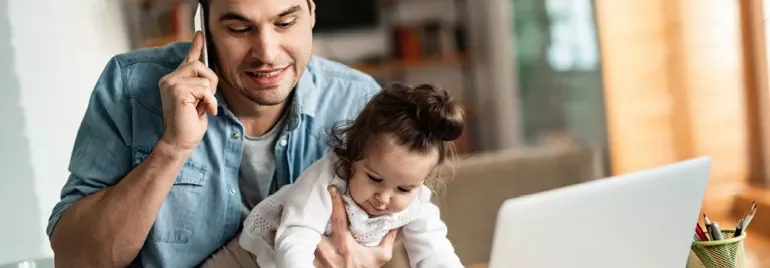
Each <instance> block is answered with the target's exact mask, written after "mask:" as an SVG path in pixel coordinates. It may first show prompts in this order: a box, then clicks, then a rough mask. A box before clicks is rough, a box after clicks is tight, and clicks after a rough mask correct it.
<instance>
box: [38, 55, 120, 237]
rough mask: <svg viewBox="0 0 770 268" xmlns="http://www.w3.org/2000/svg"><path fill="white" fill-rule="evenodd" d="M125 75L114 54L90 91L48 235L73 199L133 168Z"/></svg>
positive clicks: (115, 181) (111, 182) (98, 188)
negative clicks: (68, 173) (66, 177)
mask: <svg viewBox="0 0 770 268" xmlns="http://www.w3.org/2000/svg"><path fill="white" fill-rule="evenodd" d="M123 75H124V74H123V70H122V69H121V63H120V60H119V58H118V57H113V58H112V59H111V60H110V61H109V62H108V64H107V65H106V67H105V68H104V71H103V72H102V74H101V75H100V77H99V79H98V81H97V83H96V86H95V87H94V90H93V92H92V93H91V97H90V102H89V104H88V108H87V109H86V112H85V115H84V117H83V119H82V121H81V123H80V127H79V129H78V132H77V135H76V138H75V143H74V146H73V150H72V155H71V158H70V163H69V171H70V176H69V178H68V179H67V182H66V183H65V184H64V187H63V188H62V191H61V197H60V198H61V200H60V201H59V202H58V203H57V204H56V205H55V206H54V208H53V211H52V213H51V216H50V218H49V219H48V227H47V228H46V233H47V234H48V236H49V238H50V237H51V236H52V234H53V232H54V230H55V228H56V225H57V224H58V222H59V219H60V218H61V216H62V214H64V212H65V211H67V209H68V208H69V207H70V206H71V205H72V204H73V203H74V202H76V201H78V200H80V199H81V198H83V197H84V196H87V195H90V194H93V193H95V192H97V191H99V190H102V189H104V188H107V187H109V186H111V185H114V184H116V183H117V182H118V181H119V180H120V179H121V178H122V177H123V176H125V175H126V174H127V173H128V172H129V171H130V170H131V168H132V161H131V146H130V145H129V144H130V141H131V131H130V127H131V110H130V101H129V99H128V98H127V95H128V94H126V93H127V92H126V90H125V85H124V80H123V79H122V77H123Z"/></svg>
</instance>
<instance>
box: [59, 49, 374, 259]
mask: <svg viewBox="0 0 770 268" xmlns="http://www.w3.org/2000/svg"><path fill="white" fill-rule="evenodd" d="M189 48H190V43H189V42H180V43H174V44H170V45H167V46H165V47H160V48H151V49H141V50H137V51H134V52H130V53H125V54H121V55H117V56H115V57H113V58H112V59H111V60H110V61H109V63H108V64H107V66H106V68H105V69H104V72H103V73H102V75H101V76H100V78H99V80H98V82H97V83H96V86H95V88H94V91H93V93H92V95H91V99H90V103H89V105H88V109H87V110H86V113H85V117H84V118H83V121H82V123H81V125H80V129H79V131H78V134H77V137H76V140H75V145H74V148H73V152H72V156H71V160H70V163H69V171H70V176H69V178H68V180H67V183H66V184H65V185H64V187H63V189H62V192H61V201H60V202H59V203H58V204H56V206H55V207H54V209H53V212H52V214H51V217H50V219H49V223H48V228H47V230H46V232H47V233H48V235H49V237H50V235H51V233H52V232H53V231H54V229H55V227H56V224H57V223H58V221H59V219H60V218H61V216H62V214H63V213H64V211H66V210H67V208H69V207H70V206H71V205H72V203H73V202H75V201H77V200H79V199H81V198H83V197H84V196H86V195H89V194H92V193H94V192H96V191H99V190H102V189H104V188H106V187H109V186H111V185H115V184H116V183H118V182H119V181H120V180H121V178H123V177H124V176H125V175H126V174H127V173H128V172H129V171H131V169H133V168H134V167H136V166H137V165H138V164H140V163H141V162H142V161H143V160H144V159H145V158H146V157H147V155H148V154H149V153H150V152H151V151H152V149H153V146H154V145H155V143H156V142H157V141H158V139H159V138H160V136H161V134H162V131H163V119H162V116H161V113H162V109H161V101H160V94H159V88H158V81H159V80H160V78H161V77H163V76H164V75H166V74H168V73H170V72H172V71H174V70H175V69H176V67H177V66H178V65H179V64H180V63H181V62H182V60H183V59H184V57H185V56H186V54H187V52H188V50H189ZM379 89H380V86H379V85H378V84H377V82H376V81H375V80H374V79H372V77H370V76H368V75H365V74H363V73H361V72H358V71H355V70H353V69H351V68H349V67H346V66H344V65H342V64H339V63H335V62H332V61H329V60H326V59H322V58H319V57H313V58H312V59H311V60H310V62H309V64H308V66H307V69H306V70H305V72H304V74H303V75H302V77H301V78H300V81H299V83H298V84H297V86H296V88H295V91H294V92H295V94H294V101H292V102H291V106H290V108H289V109H290V110H289V117H288V120H287V122H288V123H287V124H286V127H285V129H284V130H283V131H282V133H281V134H280V136H279V137H278V142H276V143H275V148H274V150H275V158H276V174H275V179H276V181H277V182H278V184H279V186H281V185H285V184H289V183H292V182H293V181H294V180H295V179H296V178H297V177H298V176H299V175H300V173H301V172H302V171H303V170H305V168H307V167H308V166H310V164H312V163H313V162H315V161H316V160H318V159H320V158H321V157H322V156H323V155H324V154H325V153H326V152H328V150H329V148H328V147H327V144H326V142H327V135H328V133H329V130H330V129H331V126H332V125H333V124H334V123H335V122H337V121H339V120H350V119H354V118H355V116H356V115H357V114H358V113H359V112H360V111H361V109H362V108H363V106H364V105H365V104H366V102H367V101H368V100H369V98H370V97H371V96H372V95H374V94H375V93H376V92H377V91H378V90H379ZM217 98H218V100H219V108H218V109H219V111H218V113H217V116H212V115H209V125H208V130H207V131H206V135H204V137H203V140H202V141H201V143H200V145H199V146H198V147H197V149H196V150H195V152H194V153H193V154H192V156H191V157H190V158H189V159H188V160H187V162H186V163H185V164H184V166H183V167H182V170H181V172H180V173H179V175H178V177H177V178H176V181H175V182H174V185H173V187H172V188H171V191H170V192H169V193H168V196H167V197H166V200H165V201H164V202H163V205H162V206H161V208H160V211H159V212H158V215H157V218H156V219H155V222H154V224H153V226H152V229H151V230H150V233H149V236H148V237H147V240H146V242H145V244H144V247H143V248H142V250H141V252H140V254H139V256H138V257H137V258H136V259H135V260H134V262H133V264H132V265H131V266H144V267H192V266H196V265H198V264H200V263H201V262H202V261H203V260H205V258H207V257H208V256H209V255H211V254H212V253H213V252H215V251H216V250H217V249H218V248H219V247H220V246H222V245H223V244H225V243H226V242H227V241H229V240H230V239H231V238H233V236H234V235H235V234H236V232H238V231H239V229H240V226H241V223H242V221H243V219H242V212H241V194H240V191H239V189H238V169H239V166H240V163H241V151H242V148H243V136H244V130H243V126H242V125H241V124H240V123H239V121H238V119H237V118H236V117H235V116H234V115H233V114H232V112H230V111H229V110H228V109H227V104H225V102H224V100H223V99H222V96H221V94H219V93H218V94H217Z"/></svg>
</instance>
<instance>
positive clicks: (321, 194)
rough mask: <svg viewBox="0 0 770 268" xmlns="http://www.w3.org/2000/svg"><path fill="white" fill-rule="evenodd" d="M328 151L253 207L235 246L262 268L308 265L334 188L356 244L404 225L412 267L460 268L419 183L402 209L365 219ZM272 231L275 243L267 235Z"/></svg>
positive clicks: (326, 226) (326, 224) (327, 227)
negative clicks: (242, 249) (331, 188)
mask: <svg viewBox="0 0 770 268" xmlns="http://www.w3.org/2000/svg"><path fill="white" fill-rule="evenodd" d="M335 160H336V156H335V155H334V154H333V153H329V154H327V155H326V156H324V158H322V159H321V160H318V161H317V162H315V163H314V164H313V165H311V166H310V167H309V168H308V169H307V170H306V171H305V172H304V173H303V174H302V175H301V176H300V178H298V179H297V181H296V182H295V183H294V184H290V185H286V186H284V187H282V188H281V189H280V190H278V192H276V193H275V194H273V195H271V196H269V197H267V198H266V199H265V200H264V201H262V202H260V203H259V204H257V206H255V207H254V209H253V210H252V211H251V213H250V214H249V216H248V217H247V218H246V220H245V221H244V227H243V232H242V233H241V237H240V241H239V242H240V245H241V247H243V248H244V249H245V250H247V251H249V252H251V253H253V254H254V255H255V256H256V261H257V264H259V266H260V267H261V268H268V267H282V268H283V267H286V268H290V267H313V260H314V258H315V255H314V253H315V250H316V246H317V245H318V242H319V241H320V240H321V235H322V234H330V233H331V223H330V218H331V213H332V201H331V196H329V192H328V191H327V187H328V186H329V185H336V186H337V187H338V189H340V192H341V193H343V195H342V197H343V200H344V201H345V210H346V211H347V214H348V220H349V222H350V231H351V234H352V235H353V238H355V239H356V241H358V243H360V244H362V245H365V246H376V245H378V244H379V243H380V241H381V240H382V238H383V237H384V236H385V235H386V234H387V233H388V231H390V230H392V229H395V228H399V227H403V228H402V235H403V238H404V246H405V248H406V250H407V253H408V255H409V262H410V264H411V266H412V267H431V268H432V267H463V265H462V263H461V262H460V259H459V258H458V257H457V255H456V254H455V252H454V247H453V246H452V244H451V243H450V242H449V239H447V238H446V234H447V228H446V225H445V224H444V222H443V221H441V218H440V215H439V210H438V207H437V206H435V205H434V204H433V203H431V201H430V196H431V191H430V189H428V188H427V187H425V186H424V185H423V186H422V187H420V188H419V189H418V191H419V192H418V193H416V198H415V200H414V201H413V202H412V203H411V204H410V205H409V206H408V207H407V208H406V209H404V210H403V211H401V212H398V213H394V214H390V215H384V216H378V217H372V218H370V217H369V215H368V214H367V213H366V211H364V210H363V209H362V208H361V207H359V206H358V205H357V204H356V203H355V202H353V200H352V198H351V197H350V195H348V194H347V191H346V187H345V185H346V184H345V182H344V181H343V180H342V179H340V178H339V177H338V176H337V175H336V174H335V172H334V161H335ZM271 232H275V241H273V240H271V239H270V233H271Z"/></svg>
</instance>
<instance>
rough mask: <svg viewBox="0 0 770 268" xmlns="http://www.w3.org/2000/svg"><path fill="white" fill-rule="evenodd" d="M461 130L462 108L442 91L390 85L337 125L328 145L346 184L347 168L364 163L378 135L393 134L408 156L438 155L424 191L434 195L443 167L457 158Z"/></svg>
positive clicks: (462, 124)
mask: <svg viewBox="0 0 770 268" xmlns="http://www.w3.org/2000/svg"><path fill="white" fill-rule="evenodd" d="M464 128H465V121H464V110H463V107H462V106H461V105H460V104H459V103H458V102H456V101H455V100H454V99H453V98H452V97H451V96H450V95H449V93H447V92H446V91H444V90H442V89H440V88H439V87H437V86H434V85H430V84H421V85H417V86H415V87H412V86H409V85H406V84H402V83H394V84H391V85H390V86H388V87H385V88H384V89H382V90H381V91H380V92H378V93H377V94H376V95H375V96H374V97H372V99H371V100H369V102H368V103H367V104H366V106H365V107H364V109H363V110H362V111H361V113H360V114H359V115H358V117H357V118H356V119H355V120H353V121H350V122H340V123H337V124H335V126H334V128H333V129H332V132H331V135H330V137H331V139H330V141H331V142H330V143H331V144H330V145H331V147H332V152H334V153H335V154H336V155H337V157H338V159H339V160H338V161H337V163H335V172H336V173H337V175H338V176H339V177H340V178H343V179H344V180H346V181H347V180H348V177H349V175H350V174H349V172H350V170H351V166H352V165H353V163H355V162H356V161H359V160H362V159H364V157H365V156H366V153H367V150H368V149H370V148H371V147H370V146H372V144H371V142H370V141H372V140H373V139H374V138H375V137H377V136H378V135H379V134H384V133H388V134H392V135H393V136H394V137H395V139H396V142H398V144H400V145H403V146H406V147H407V148H408V149H409V150H410V151H412V152H417V153H428V152H429V151H430V150H434V149H436V150H438V155H439V159H438V163H437V165H436V167H437V168H435V169H434V172H431V175H430V176H429V177H428V178H426V180H425V185H426V186H428V187H429V188H431V189H433V190H434V191H435V190H436V188H437V187H438V186H439V185H440V184H442V181H443V180H442V178H443V176H442V172H440V170H441V167H442V166H444V164H445V163H446V162H447V160H448V159H453V158H455V156H456V151H455V145H454V141H455V140H457V139H458V138H459V137H460V136H461V135H462V133H463V129H464Z"/></svg>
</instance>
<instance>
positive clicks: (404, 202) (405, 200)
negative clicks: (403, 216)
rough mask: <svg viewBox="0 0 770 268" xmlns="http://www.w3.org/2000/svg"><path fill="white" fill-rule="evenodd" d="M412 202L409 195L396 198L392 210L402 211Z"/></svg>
mask: <svg viewBox="0 0 770 268" xmlns="http://www.w3.org/2000/svg"><path fill="white" fill-rule="evenodd" d="M413 200H414V197H412V196H411V195H405V196H401V197H399V198H397V199H396V201H395V202H393V203H394V204H393V205H394V207H393V210H395V211H402V210H404V209H406V208H407V207H409V204H411V203H412V201H413Z"/></svg>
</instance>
